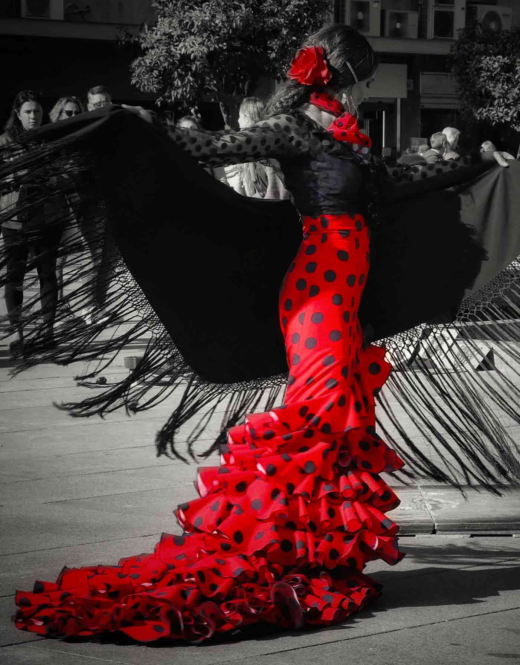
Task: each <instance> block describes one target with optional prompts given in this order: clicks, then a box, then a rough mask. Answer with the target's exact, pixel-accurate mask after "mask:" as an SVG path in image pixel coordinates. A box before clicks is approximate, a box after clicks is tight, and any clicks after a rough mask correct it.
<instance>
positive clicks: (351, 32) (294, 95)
mask: <svg viewBox="0 0 520 665" xmlns="http://www.w3.org/2000/svg"><path fill="white" fill-rule="evenodd" d="M307 46H321V47H322V48H323V50H324V51H325V58H326V60H327V63H328V65H329V69H330V71H331V73H332V79H331V81H330V83H329V84H328V85H327V89H328V90H331V91H337V92H339V91H340V90H343V89H345V88H347V87H348V86H351V85H354V83H356V81H355V79H354V76H353V75H352V72H351V71H350V67H352V69H353V70H354V73H355V74H356V78H357V80H358V81H365V80H366V79H368V78H370V77H371V76H372V74H373V73H374V72H375V71H376V69H377V64H378V61H377V56H376V54H375V53H374V51H373V50H372V47H371V46H370V44H369V43H368V41H367V39H366V38H365V37H363V35H361V34H360V33H359V32H358V31H357V30H355V29H354V28H351V27H350V26H349V25H329V26H326V27H324V28H322V29H321V30H320V31H319V32H317V33H316V34H314V35H311V36H310V37H309V38H308V39H307V40H306V41H305V43H304V44H303V45H302V47H301V48H305V47H307ZM347 63H348V64H347ZM349 65H350V67H349ZM317 91H323V86H320V87H317V86H307V85H302V84H301V83H299V82H298V81H294V80H292V79H288V80H287V81H285V82H284V83H282V85H281V86H280V87H279V88H278V90H277V91H276V92H275V93H274V95H273V96H272V97H271V99H270V100H269V102H268V104H267V108H266V111H265V113H264V117H268V116H271V115H275V114H277V113H287V112H288V111H290V110H292V109H294V108H296V107H297V106H301V105H302V104H306V103H307V102H308V101H309V98H310V96H311V94H312V93H313V92H317Z"/></svg>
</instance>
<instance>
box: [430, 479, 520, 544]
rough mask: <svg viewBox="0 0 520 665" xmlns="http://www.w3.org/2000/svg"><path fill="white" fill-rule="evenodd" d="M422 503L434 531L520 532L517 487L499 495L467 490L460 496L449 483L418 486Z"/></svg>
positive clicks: (519, 492) (518, 493) (519, 501)
mask: <svg viewBox="0 0 520 665" xmlns="http://www.w3.org/2000/svg"><path fill="white" fill-rule="evenodd" d="M421 491H422V493H423V496H424V504H423V505H424V506H425V507H426V508H427V509H428V511H429V512H430V513H431V516H432V518H433V520H434V522H435V530H436V532H437V533H453V532H457V533H461V532H462V533H464V532H468V533H482V532H488V533H489V532H491V533H513V532H517V533H518V532H520V491H518V490H510V491H508V492H504V494H503V495H502V496H499V497H497V496H493V495H492V494H489V492H478V491H476V490H467V496H466V497H464V496H463V495H462V494H461V493H460V492H458V491H457V490H455V489H453V488H450V487H422V488H421Z"/></svg>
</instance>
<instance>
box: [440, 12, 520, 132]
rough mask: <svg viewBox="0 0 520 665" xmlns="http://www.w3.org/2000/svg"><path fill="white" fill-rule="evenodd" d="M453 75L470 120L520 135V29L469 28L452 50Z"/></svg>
mask: <svg viewBox="0 0 520 665" xmlns="http://www.w3.org/2000/svg"><path fill="white" fill-rule="evenodd" d="M452 73H453V74H454V76H455V78H456V80H457V85H458V90H459V95H460V99H461V110H462V112H463V114H464V115H465V116H466V117H467V118H472V119H474V120H476V121H479V122H489V123H490V124H492V125H497V124H505V125H507V126H508V127H510V128H511V129H514V130H516V131H520V30H519V29H513V30H504V31H501V32H491V31H486V30H483V29H482V27H481V26H480V25H478V24H476V23H474V24H472V25H469V26H467V27H466V28H465V29H464V30H462V31H461V32H460V33H459V39H458V40H457V41H456V42H455V43H454V46H453V49H452Z"/></svg>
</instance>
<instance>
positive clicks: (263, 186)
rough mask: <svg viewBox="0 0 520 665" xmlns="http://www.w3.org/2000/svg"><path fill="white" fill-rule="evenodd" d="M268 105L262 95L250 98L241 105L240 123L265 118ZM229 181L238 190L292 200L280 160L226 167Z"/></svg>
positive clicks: (249, 122)
mask: <svg viewBox="0 0 520 665" xmlns="http://www.w3.org/2000/svg"><path fill="white" fill-rule="evenodd" d="M264 110H265V104H264V102H263V101H262V100H261V99H260V98H259V97H246V98H245V99H244V100H242V103H241V104H240V109H239V112H238V126H239V127H240V129H246V128H247V127H251V125H254V124H255V123H257V122H259V120H261V119H262V116H263V113H264ZM224 171H225V174H226V177H225V179H223V182H226V184H228V185H229V186H230V187H232V188H233V189H234V190H235V192H238V193H239V194H242V195H244V196H250V197H254V198H259V199H288V198H290V195H289V192H288V191H287V190H286V189H285V186H284V181H283V175H282V171H281V168H280V164H279V163H278V161H277V160H276V159H262V160H259V161H257V162H248V163H246V164H234V165H232V166H226V167H225V169H224Z"/></svg>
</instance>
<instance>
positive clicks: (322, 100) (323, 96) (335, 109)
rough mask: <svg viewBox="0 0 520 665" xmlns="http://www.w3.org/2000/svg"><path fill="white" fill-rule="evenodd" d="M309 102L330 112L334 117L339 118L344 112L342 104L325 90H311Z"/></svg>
mask: <svg viewBox="0 0 520 665" xmlns="http://www.w3.org/2000/svg"><path fill="white" fill-rule="evenodd" d="M309 104H312V106H317V107H318V108H319V109H322V110H323V111H327V113H332V115H335V116H336V118H339V116H340V115H342V114H343V113H344V112H345V109H344V108H343V104H342V103H341V102H340V101H338V100H337V99H334V97H332V96H331V95H329V94H328V93H327V92H313V93H312V95H311V98H310V99H309Z"/></svg>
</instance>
